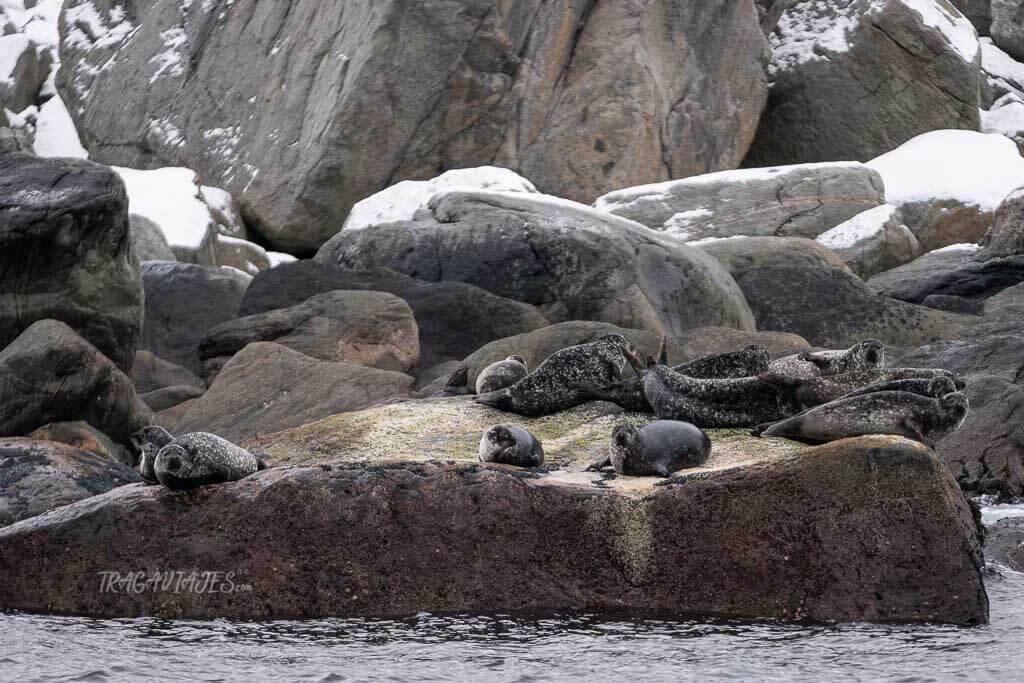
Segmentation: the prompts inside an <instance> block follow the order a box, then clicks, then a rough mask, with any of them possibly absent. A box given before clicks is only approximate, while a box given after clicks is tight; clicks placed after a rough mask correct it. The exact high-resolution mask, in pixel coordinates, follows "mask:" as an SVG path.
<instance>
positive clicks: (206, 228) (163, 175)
mask: <svg viewBox="0 0 1024 683" xmlns="http://www.w3.org/2000/svg"><path fill="white" fill-rule="evenodd" d="M113 168H114V170H115V171H117V172H118V174H119V175H120V176H121V178H122V179H123V180H124V184H125V187H126V188H127V190H128V211H129V213H133V214H137V215H139V216H142V217H143V218H148V219H149V220H151V221H153V222H154V223H156V224H157V225H158V226H160V230H161V231H162V232H163V233H164V237H166V238H167V243H168V244H170V245H171V246H172V247H186V248H190V249H198V248H199V246H200V245H202V243H203V240H204V239H206V237H207V235H208V234H212V232H213V230H214V229H215V224H214V221H213V218H212V217H211V215H210V209H209V207H208V206H206V204H205V203H204V202H203V200H202V196H201V195H200V191H199V182H198V179H197V178H196V174H195V171H192V170H191V169H188V168H177V167H170V168H158V169H155V170H152V171H137V170H135V169H132V168H121V167H119V166H114V167H113Z"/></svg>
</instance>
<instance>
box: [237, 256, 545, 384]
mask: <svg viewBox="0 0 1024 683" xmlns="http://www.w3.org/2000/svg"><path fill="white" fill-rule="evenodd" d="M338 289H347V290H371V291H380V292H389V293H391V294H394V295H395V296H397V297H399V298H400V299H403V300H405V302H406V303H408V304H409V308H411V309H412V312H413V314H414V315H415V317H416V325H417V327H418V328H419V344H420V366H421V367H430V366H431V365H436V364H438V363H442V362H445V361H448V360H461V359H463V358H465V357H466V356H467V355H468V354H470V353H472V352H473V351H474V350H476V349H478V348H480V346H482V345H483V344H486V343H487V342H489V341H491V340H493V339H500V338H502V337H509V336H512V335H514V334H520V333H522V332H529V331H530V330H536V329H539V328H541V327H546V326H547V324H548V321H547V319H546V318H544V316H542V315H541V314H540V313H539V312H538V311H537V309H536V308H534V307H533V306H531V305H529V304H524V303H522V302H519V301H513V300H512V299H505V298H503V297H500V296H495V295H494V294H491V293H490V292H486V291H484V290H483V289H480V288H479V287H474V286H473V285H468V284H465V283H463V282H424V281H423V280H416V279H413V278H411V277H409V276H408V275H404V274H402V273H399V272H397V271H395V270H392V269H390V268H372V269H368V270H359V271H355V270H351V269H348V268H343V267H340V266H335V265H331V264H327V263H317V262H315V261H309V260H305V261H298V262H295V263H286V264H282V265H279V266H276V267H275V268H272V269H271V270H269V271H265V272H263V273H260V274H259V275H257V276H256V277H255V278H253V281H252V284H250V285H249V288H248V289H247V290H246V291H245V298H244V299H243V300H242V305H241V308H240V309H239V315H253V314H256V313H265V312H267V311H272V310H275V309H281V308H288V307H290V306H295V305H297V304H301V303H302V302H304V301H306V300H307V299H309V298H310V297H312V296H314V295H315V294H320V293H322V292H330V291H334V290H338Z"/></svg>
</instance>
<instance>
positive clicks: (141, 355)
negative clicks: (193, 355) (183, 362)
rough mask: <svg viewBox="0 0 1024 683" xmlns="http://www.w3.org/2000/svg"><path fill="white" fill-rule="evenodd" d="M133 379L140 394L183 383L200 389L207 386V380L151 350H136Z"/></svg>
mask: <svg viewBox="0 0 1024 683" xmlns="http://www.w3.org/2000/svg"><path fill="white" fill-rule="evenodd" d="M132 380H133V381H134V382H135V391H137V392H139V393H140V394H148V393H149V392H151V391H156V390H157V389H163V388H164V387H174V386H182V385H185V386H190V387H197V388H199V389H205V388H206V382H204V381H203V380H201V379H200V378H199V377H197V376H196V375H194V374H193V373H191V372H189V371H188V370H186V369H185V368H183V367H181V366H180V365H175V364H174V363H170V362H168V361H165V360H163V359H162V358H157V357H156V356H154V355H153V354H152V353H150V352H149V351H136V352H135V365H133V366H132Z"/></svg>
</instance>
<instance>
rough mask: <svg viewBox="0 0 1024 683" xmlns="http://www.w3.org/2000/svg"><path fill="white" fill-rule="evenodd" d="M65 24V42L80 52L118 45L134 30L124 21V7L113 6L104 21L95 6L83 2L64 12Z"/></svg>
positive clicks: (133, 27) (129, 23) (130, 24)
mask: <svg viewBox="0 0 1024 683" xmlns="http://www.w3.org/2000/svg"><path fill="white" fill-rule="evenodd" d="M64 20H65V22H66V24H67V37H66V39H65V40H66V42H67V44H68V45H70V46H71V47H75V48H79V49H81V50H95V49H102V48H109V47H115V46H117V45H120V44H121V43H122V42H124V41H125V39H127V38H128V36H129V35H131V33H132V31H134V30H135V26H133V25H132V23H131V22H130V21H128V20H127V19H125V12H124V7H122V6H120V5H115V6H114V7H113V8H111V10H110V12H108V14H107V18H106V19H104V18H103V16H102V15H101V14H100V12H99V11H98V10H97V9H96V7H95V5H93V4H92V3H91V2H83V3H81V4H79V5H75V6H74V7H68V8H67V9H66V10H65V11H64Z"/></svg>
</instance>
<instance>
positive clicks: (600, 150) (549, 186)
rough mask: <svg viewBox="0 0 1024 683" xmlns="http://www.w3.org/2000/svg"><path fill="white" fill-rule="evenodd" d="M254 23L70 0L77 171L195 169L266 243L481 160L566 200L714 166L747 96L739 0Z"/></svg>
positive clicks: (311, 231)
mask: <svg viewBox="0 0 1024 683" xmlns="http://www.w3.org/2000/svg"><path fill="white" fill-rule="evenodd" d="M434 10H436V11H434ZM258 17H259V20H258V21H255V22H254V21H252V18H253V14H252V8H251V7H248V6H245V7H243V6H241V5H236V6H233V7H231V8H226V9H225V8H222V7H220V6H219V5H217V4H215V3H190V4H183V3H159V4H154V3H151V2H141V1H140V0H127V1H126V2H121V1H120V0H119V2H117V3H114V2H112V0H99V1H98V2H97V1H96V0H70V1H69V2H67V3H66V4H65V7H64V11H63V14H62V20H61V27H62V32H61V58H62V59H61V69H60V72H59V74H58V78H57V87H58V90H59V92H60V94H61V96H62V97H63V98H64V100H65V101H66V102H67V103H68V109H69V110H70V111H71V114H72V116H73V117H74V118H75V123H76V125H77V126H78V128H79V130H80V131H81V132H82V140H83V143H84V144H85V146H86V147H88V148H89V150H90V153H91V154H92V156H93V158H95V159H97V160H100V161H104V162H108V163H115V164H119V165H122V166H132V167H137V168H142V167H155V166H174V165H180V166H187V167H189V168H194V169H195V170H196V171H197V172H198V173H199V174H200V176H201V177H202V178H204V179H207V181H208V182H210V183H212V184H214V185H217V186H221V187H224V188H225V189H226V190H228V191H229V192H231V193H232V194H233V195H235V196H236V197H238V198H239V199H240V201H241V202H242V211H243V213H244V214H245V216H246V220H247V221H248V222H250V223H251V224H252V226H253V227H254V228H255V229H256V231H257V232H259V234H261V235H263V236H265V237H266V238H267V240H268V241H269V242H270V244H271V245H272V246H274V247H276V248H278V249H282V250H286V251H296V252H308V251H309V250H311V249H316V248H317V247H318V246H320V245H321V244H322V243H323V242H324V241H325V240H327V239H328V238H330V237H331V236H332V235H333V234H334V233H335V232H336V231H337V230H338V227H339V226H340V225H341V223H342V220H343V219H344V217H345V216H346V215H347V214H348V213H349V210H350V208H351V207H352V206H353V205H354V204H355V203H356V202H357V201H359V200H361V199H363V198H365V197H367V196H369V195H371V194H373V193H375V192H377V191H379V190H382V189H384V188H385V187H387V186H388V185H391V184H393V183H394V182H396V181H399V180H405V179H424V178H430V177H433V176H435V175H437V173H438V172H439V171H442V170H446V169H451V168H463V167H475V166H481V165H484V164H493V165H496V166H502V167H506V168H510V169H513V170H516V171H517V172H519V173H521V174H523V175H524V176H526V177H528V178H530V179H531V180H533V182H535V183H537V185H538V187H540V188H541V189H542V190H543V191H545V192H550V193H552V194H557V195H559V196H566V197H570V198H573V199H577V200H581V201H587V202H590V201H593V199H595V198H596V197H597V196H598V195H600V194H602V193H604V192H607V191H609V190H611V189H614V188H616V187H628V186H631V185H637V184H640V183H644V182H653V181H657V180H665V179H668V178H670V177H684V176H688V175H693V174H697V173H706V172H709V171H715V170H720V169H726V168H733V167H735V166H736V165H737V164H738V163H739V161H740V160H741V159H742V158H743V155H744V153H745V152H746V148H747V147H748V146H749V143H750V140H751V137H752V136H753V133H754V130H755V129H756V127H757V119H758V116H759V115H760V113H761V110H762V108H763V106H764V102H765V96H766V83H765V76H764V60H765V59H766V44H765V39H764V36H763V34H762V33H761V32H760V29H759V27H758V20H757V13H756V12H755V10H754V6H753V3H751V2H735V1H734V0H708V2H705V3H702V4H701V5H700V6H697V5H694V4H693V3H688V2H680V1H679V0H654V2H653V3H650V4H648V5H645V6H644V8H643V11H637V8H635V7H632V6H629V5H622V4H617V3H610V4H603V5H601V6H598V5H596V4H593V3H579V2H570V0H556V1H555V2H541V0H528V1H527V2H522V3H513V4H511V5H509V4H507V3H499V2H497V1H496V0H478V1H475V2H471V3H470V2H458V3H454V4H451V5H446V6H445V7H443V8H434V9H433V10H432V11H430V12H424V11H423V8H422V7H421V6H420V4H419V3H415V2H410V1H409V0H386V1H385V2H377V3H369V4H366V5H358V6H351V5H348V4H332V3H303V2H299V1H298V0H284V1H282V2H279V3H276V4H273V5H272V6H271V5H268V6H267V7H266V8H264V9H262V10H260V13H259V14H258ZM311 27H312V28H311ZM254 46H258V49H256V50H253V49H250V48H252V47H254ZM115 54H116V56H117V57H116V59H112V57H113V56H114V55H115ZM125 93H132V96H131V97H125ZM210 93H215V96H214V97H211V96H210ZM282 93H285V95H284V96H282ZM115 139H116V142H117V144H112V143H114V141H115Z"/></svg>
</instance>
